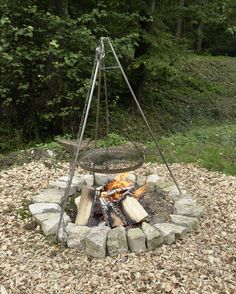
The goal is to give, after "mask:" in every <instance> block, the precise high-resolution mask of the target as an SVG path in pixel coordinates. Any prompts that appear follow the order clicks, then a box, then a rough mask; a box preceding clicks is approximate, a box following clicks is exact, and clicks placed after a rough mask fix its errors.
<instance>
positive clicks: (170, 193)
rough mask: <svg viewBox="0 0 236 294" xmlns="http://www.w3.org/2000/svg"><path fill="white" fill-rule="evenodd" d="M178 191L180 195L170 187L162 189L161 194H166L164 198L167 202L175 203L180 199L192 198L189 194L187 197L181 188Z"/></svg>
mask: <svg viewBox="0 0 236 294" xmlns="http://www.w3.org/2000/svg"><path fill="white" fill-rule="evenodd" d="M180 190H181V194H180V193H179V190H178V188H177V187H176V186H170V187H166V188H165V189H163V190H162V192H164V193H165V194H166V195H165V198H166V200H167V201H176V200H179V199H182V198H192V196H191V195H190V194H188V195H187V191H186V190H184V189H183V188H181V187H180ZM164 193H163V194H164Z"/></svg>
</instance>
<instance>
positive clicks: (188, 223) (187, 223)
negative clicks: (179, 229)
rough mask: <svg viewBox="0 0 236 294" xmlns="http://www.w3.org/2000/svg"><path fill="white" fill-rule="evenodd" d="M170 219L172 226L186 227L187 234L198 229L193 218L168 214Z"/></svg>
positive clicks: (196, 221)
mask: <svg viewBox="0 0 236 294" xmlns="http://www.w3.org/2000/svg"><path fill="white" fill-rule="evenodd" d="M170 218H171V221H172V222H173V223H174V224H177V225H180V226H183V227H186V228H187V229H188V231H189V232H192V231H194V230H196V229H197V228H198V220H197V218H195V217H189V216H183V215H176V214H170Z"/></svg>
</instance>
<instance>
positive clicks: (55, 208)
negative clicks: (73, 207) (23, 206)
mask: <svg viewBox="0 0 236 294" xmlns="http://www.w3.org/2000/svg"><path fill="white" fill-rule="evenodd" d="M29 210H30V212H31V213H32V215H35V214H40V213H45V212H60V210H61V207H60V205H58V204H57V203H43V202H41V203H34V204H30V205H29Z"/></svg>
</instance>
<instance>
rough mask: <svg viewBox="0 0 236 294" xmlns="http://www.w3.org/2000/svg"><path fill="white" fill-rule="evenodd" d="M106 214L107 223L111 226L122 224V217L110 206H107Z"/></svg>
mask: <svg viewBox="0 0 236 294" xmlns="http://www.w3.org/2000/svg"><path fill="white" fill-rule="evenodd" d="M107 214H108V219H109V223H110V225H111V227H112V228H115V227H119V226H123V225H124V223H123V221H122V219H121V218H120V217H119V216H118V215H117V214H116V213H115V212H114V211H113V210H112V208H111V207H109V209H108V212H107Z"/></svg>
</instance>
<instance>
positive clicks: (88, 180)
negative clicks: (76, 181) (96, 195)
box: [82, 175, 94, 187]
mask: <svg viewBox="0 0 236 294" xmlns="http://www.w3.org/2000/svg"><path fill="white" fill-rule="evenodd" d="M82 177H83V179H84V183H85V185H86V186H88V187H92V186H93V180H94V179H93V175H83V176H82Z"/></svg>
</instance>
